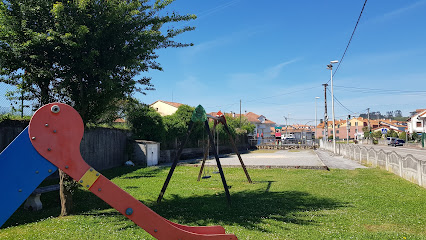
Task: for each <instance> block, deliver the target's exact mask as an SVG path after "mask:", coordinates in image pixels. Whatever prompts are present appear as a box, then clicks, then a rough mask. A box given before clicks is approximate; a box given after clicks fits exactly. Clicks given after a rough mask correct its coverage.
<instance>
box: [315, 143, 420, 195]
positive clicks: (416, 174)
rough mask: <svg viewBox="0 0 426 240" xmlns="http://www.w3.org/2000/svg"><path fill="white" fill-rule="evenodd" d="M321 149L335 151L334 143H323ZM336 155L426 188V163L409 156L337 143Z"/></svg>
mask: <svg viewBox="0 0 426 240" xmlns="http://www.w3.org/2000/svg"><path fill="white" fill-rule="evenodd" d="M321 148H323V149H326V150H329V151H333V143H330V142H327V143H324V142H321ZM336 153H337V154H339V155H342V156H344V157H346V158H349V159H352V160H354V161H357V162H359V163H361V164H364V165H370V166H373V167H379V168H381V169H385V170H387V171H389V172H392V173H394V174H396V175H399V176H400V177H402V178H404V179H406V180H409V181H410V182H413V183H416V184H418V185H420V186H422V187H426V161H422V160H419V159H417V158H415V157H414V156H412V155H411V154H408V155H406V156H401V155H399V154H398V153H396V152H394V151H392V152H385V151H383V150H382V149H380V150H379V151H377V150H375V149H373V148H370V147H367V146H359V145H356V144H339V143H336Z"/></svg>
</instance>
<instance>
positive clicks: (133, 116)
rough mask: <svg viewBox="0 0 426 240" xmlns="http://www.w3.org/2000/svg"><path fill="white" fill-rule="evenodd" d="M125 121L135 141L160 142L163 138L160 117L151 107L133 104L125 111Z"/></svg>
mask: <svg viewBox="0 0 426 240" xmlns="http://www.w3.org/2000/svg"><path fill="white" fill-rule="evenodd" d="M127 121H128V122H129V124H130V126H131V130H132V133H133V137H134V138H136V139H143V140H150V141H157V142H162V141H163V139H164V136H165V130H164V123H163V118H162V117H161V115H160V114H159V113H158V112H156V111H155V110H154V109H152V108H151V107H149V106H147V105H144V104H141V103H133V104H132V105H131V106H130V107H129V108H128V109H127Z"/></svg>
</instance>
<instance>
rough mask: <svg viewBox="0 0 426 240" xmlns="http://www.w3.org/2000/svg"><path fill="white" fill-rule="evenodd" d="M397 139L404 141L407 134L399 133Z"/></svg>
mask: <svg viewBox="0 0 426 240" xmlns="http://www.w3.org/2000/svg"><path fill="white" fill-rule="evenodd" d="M398 138H399V139H402V140H404V141H405V139H406V138H407V133H406V132H400V133H399V135H398Z"/></svg>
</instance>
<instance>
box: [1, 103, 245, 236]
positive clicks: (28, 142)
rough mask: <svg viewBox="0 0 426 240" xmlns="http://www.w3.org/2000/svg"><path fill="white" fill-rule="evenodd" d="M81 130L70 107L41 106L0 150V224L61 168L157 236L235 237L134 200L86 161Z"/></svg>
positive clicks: (75, 114) (59, 104)
mask: <svg viewBox="0 0 426 240" xmlns="http://www.w3.org/2000/svg"><path fill="white" fill-rule="evenodd" d="M83 133H84V125H83V121H82V119H81V117H80V115H79V114H78V113H77V111H75V110H74V109H73V108H72V107H70V106H68V105H66V104H63V103H51V104H48V105H45V106H43V107H41V108H40V109H39V110H37V112H36V113H35V114H34V116H33V117H32V119H31V121H30V124H29V126H28V127H27V128H26V129H25V130H24V131H22V133H21V134H20V135H19V136H18V137H17V138H16V139H15V140H14V141H13V142H12V143H11V144H10V145H9V146H8V147H7V148H6V149H5V150H4V151H3V152H2V153H1V154H0V171H1V172H0V183H1V184H2V189H3V193H4V194H3V196H2V197H1V198H0V226H1V225H3V224H4V222H5V221H6V220H7V219H8V218H9V217H10V216H11V215H12V214H13V213H14V212H15V211H16V209H17V208H18V207H19V206H20V205H21V204H22V202H24V201H25V199H26V198H27V197H28V196H29V195H30V194H31V193H32V192H33V190H34V189H36V188H37V186H38V185H39V184H40V183H41V182H42V181H43V180H44V179H45V178H46V177H48V176H49V175H50V174H52V173H53V172H54V171H55V170H56V169H57V168H59V169H61V170H62V171H64V172H65V173H67V174H68V175H69V176H71V177H72V178H73V179H74V180H76V181H78V182H79V183H80V184H81V185H82V186H83V187H84V188H86V189H87V190H89V191H91V192H92V193H94V194H95V195H96V196H98V197H99V198H101V199H102V200H104V201H105V202H106V203H108V204H109V205H110V206H112V207H113V208H115V209H116V210H117V211H119V212H120V213H121V214H123V215H124V216H126V217H127V218H129V219H130V220H132V221H133V222H134V223H135V224H137V225H138V226H140V227H141V228H143V229H144V230H145V231H147V232H148V233H149V234H151V235H152V236H153V237H155V238H157V239H190V240H195V239H214V240H225V239H228V240H231V239H232V240H233V239H237V237H236V236H235V235H233V234H226V233H225V229H224V228H223V227H221V226H206V227H202V226H201V227H193V226H185V225H180V224H176V223H173V222H170V221H169V220H167V219H165V218H163V217H161V216H160V215H158V214H157V213H155V212H154V211H152V210H151V209H150V208H148V207H147V206H145V205H144V204H142V203H141V202H140V201H139V200H137V199H135V198H133V197H132V196H131V195H130V194H128V193H127V192H125V191H124V190H122V189H121V188H120V187H118V186H117V185H115V184H114V183H112V182H111V181H110V180H108V179H107V178H106V177H104V176H103V175H102V174H100V173H99V172H97V171H96V170H95V169H93V168H92V167H90V166H89V165H88V164H87V163H86V162H85V161H84V160H83V158H82V157H81V155H80V142H81V139H82V137H83Z"/></svg>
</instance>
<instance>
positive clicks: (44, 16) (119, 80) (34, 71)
mask: <svg viewBox="0 0 426 240" xmlns="http://www.w3.org/2000/svg"><path fill="white" fill-rule="evenodd" d="M172 2H173V0H156V1H155V2H154V3H151V2H148V1H146V0H111V1H96V0H76V1H58V0H14V1H7V0H6V1H2V2H1V3H0V75H2V76H3V78H2V79H1V81H2V82H5V83H7V84H11V85H15V86H18V88H19V93H18V94H19V96H21V94H20V92H21V91H24V92H26V98H27V99H34V100H36V101H37V102H38V103H39V105H42V104H45V103H48V102H51V101H61V102H65V103H68V104H70V105H72V106H73V107H74V108H75V109H76V110H77V111H78V112H79V113H80V115H81V116H82V118H83V121H84V122H85V123H88V122H92V123H97V122H102V121H103V120H104V118H105V117H104V116H105V114H106V113H107V112H110V111H116V110H117V105H116V103H117V101H118V100H120V99H125V98H126V97H128V96H130V95H131V94H132V93H134V92H135V91H139V92H144V91H146V90H150V89H153V86H152V84H151V83H150V78H147V77H138V76H139V75H140V74H141V73H142V72H146V71H148V70H149V69H156V70H162V68H161V66H160V64H159V63H158V62H156V59H157V57H158V56H157V54H156V50H158V49H162V48H168V47H185V46H189V45H191V44H184V43H179V42H175V41H173V40H172V39H173V38H174V37H175V36H177V35H179V34H181V33H183V32H186V31H190V30H192V29H193V28H192V27H183V28H180V29H174V28H169V29H168V30H162V26H164V25H166V24H170V23H175V22H181V21H188V20H191V19H195V15H180V14H177V13H175V12H171V13H162V10H164V9H165V8H166V7H167V6H168V5H170V4H171V3H172ZM169 26H170V25H169Z"/></svg>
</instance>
